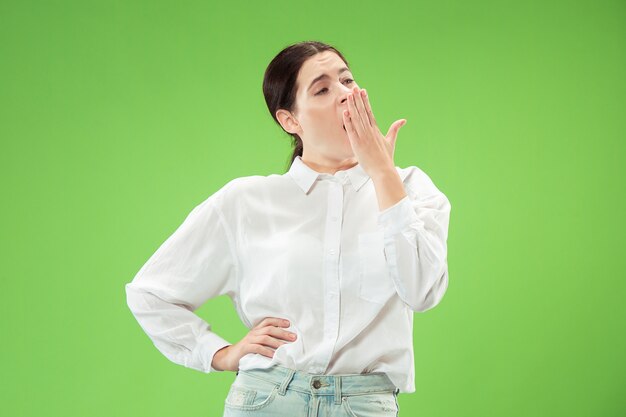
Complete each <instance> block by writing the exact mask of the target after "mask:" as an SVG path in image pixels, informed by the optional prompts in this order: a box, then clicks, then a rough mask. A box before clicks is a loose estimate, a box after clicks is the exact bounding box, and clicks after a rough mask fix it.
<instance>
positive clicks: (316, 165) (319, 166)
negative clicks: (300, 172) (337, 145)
mask: <svg viewBox="0 0 626 417" xmlns="http://www.w3.org/2000/svg"><path fill="white" fill-rule="evenodd" d="M301 158H302V162H304V163H305V164H306V165H307V166H308V167H309V168H311V169H313V170H314V171H317V172H320V173H324V174H331V175H334V174H335V173H336V172H337V171H345V170H348V169H350V168H352V167H354V166H356V164H358V160H357V159H356V157H351V158H347V159H342V160H333V159H316V160H311V159H309V158H308V157H306V156H304V155H303V156H302V157H301Z"/></svg>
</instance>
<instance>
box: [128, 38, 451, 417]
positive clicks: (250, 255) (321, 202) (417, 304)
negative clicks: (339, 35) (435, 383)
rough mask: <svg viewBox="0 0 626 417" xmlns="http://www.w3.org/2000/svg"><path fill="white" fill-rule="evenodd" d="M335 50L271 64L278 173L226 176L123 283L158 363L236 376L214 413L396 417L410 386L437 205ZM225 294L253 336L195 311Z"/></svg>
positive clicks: (440, 237)
mask: <svg viewBox="0 0 626 417" xmlns="http://www.w3.org/2000/svg"><path fill="white" fill-rule="evenodd" d="M354 78H355V77H354V75H353V74H352V72H351V70H350V67H349V65H348V62H347V60H346V59H345V58H344V57H343V55H342V54H341V53H340V52H339V51H337V50H336V49H335V48H333V47H332V46H329V45H327V44H324V43H321V42H301V43H298V44H294V45H291V46H289V47H287V48H285V49H284V50H283V51H281V52H280V53H279V54H278V55H277V56H276V57H275V58H274V59H273V60H272V62H271V63H270V65H269V66H268V68H267V70H266V72H265V78H264V80H263V93H264V95H265V100H266V103H267V106H268V108H269V111H270V114H271V115H272V117H273V118H274V120H275V121H276V122H277V123H278V124H279V125H280V126H281V128H282V129H283V130H284V131H285V132H287V133H288V134H289V135H291V137H292V138H293V140H294V153H293V156H292V158H291V165H290V166H289V169H288V171H287V172H285V173H284V174H281V175H278V174H272V175H268V176H249V177H242V178H236V179H233V180H231V181H230V182H228V183H227V184H226V185H224V186H223V187H222V188H221V189H219V190H218V191H217V192H215V193H214V194H213V195H211V196H210V197H208V198H207V199H206V200H205V201H203V202H202V203H200V204H199V205H197V206H196V207H195V208H194V209H193V210H192V211H191V213H190V214H189V215H188V216H187V218H186V219H185V221H184V222H183V224H182V225H181V226H180V227H179V228H178V229H177V230H176V231H175V232H174V234H173V235H172V236H170V237H169V238H168V239H167V240H166V241H165V242H164V243H163V244H162V245H161V247H160V248H159V249H158V250H157V251H156V252H155V253H154V255H152V257H151V258H150V259H149V260H148V261H147V263H146V264H145V265H144V266H143V267H142V268H141V269H140V270H139V272H138V273H137V275H136V276H135V278H134V279H133V281H132V282H130V283H128V284H126V292H127V301H128V305H129V307H130V309H131V311H132V312H133V314H134V316H135V317H136V319H137V321H138V322H139V324H140V325H141V327H142V328H143V330H144V331H145V332H146V333H147V334H148V336H149V337H150V338H151V339H152V341H153V342H154V344H155V346H156V347H157V348H158V349H159V350H160V351H161V352H162V353H163V354H164V355H165V356H166V357H168V358H169V359H170V360H171V361H173V362H175V363H178V364H181V365H183V366H186V367H189V368H193V369H197V370H200V371H203V372H206V373H209V372H219V371H226V370H227V371H233V372H237V376H236V378H235V381H234V383H233V385H232V386H231V388H230V391H229V394H228V396H227V398H226V400H225V414H224V415H225V416H240V415H241V416H242V415H246V416H247V415H257V416H289V417H293V416H335V415H336V416H353V417H354V416H358V417H365V416H397V415H398V402H397V395H398V393H399V392H404V393H412V392H415V385H414V357H413V340H412V335H413V313H414V312H424V311H426V310H428V309H431V308H433V307H434V306H435V305H437V304H438V303H439V302H440V300H441V299H442V297H443V295H444V293H445V292H446V289H447V287H448V265H447V243H446V241H447V236H448V224H449V217H450V202H449V201H448V199H447V198H446V196H445V195H444V194H443V193H442V192H441V191H439V189H438V188H437V187H436V186H435V185H434V184H433V182H432V181H431V179H430V178H429V176H428V175H427V174H426V173H424V172H423V171H422V170H420V169H419V168H417V167H416V166H409V167H407V168H399V167H396V166H395V164H394V159H393V155H394V148H395V142H396V137H397V134H398V131H399V129H400V127H401V126H403V125H404V123H406V120H404V119H401V120H398V121H396V122H394V123H393V124H392V125H391V128H390V129H389V132H388V133H387V134H386V135H383V134H382V133H381V131H380V130H379V127H378V125H377V123H376V119H375V117H374V114H373V113H372V109H371V106H370V102H369V99H368V96H367V93H366V91H365V90H364V89H361V88H360V87H359V86H358V84H357V82H356V80H355V79H354ZM223 294H227V295H228V296H229V297H230V298H231V299H232V301H233V304H234V306H235V308H236V310H237V313H238V314H239V317H240V318H241V320H242V322H243V323H245V325H246V326H247V327H248V328H249V329H250V331H249V333H248V334H247V335H246V336H245V337H244V338H243V339H242V340H240V341H239V342H237V343H230V342H229V341H227V340H224V339H223V338H221V337H220V336H219V335H217V334H216V333H214V332H213V331H211V327H210V325H209V324H208V323H206V322H205V321H204V320H202V319H201V318H200V317H199V316H197V315H196V314H194V311H195V310H196V309H197V308H199V307H200V306H201V305H202V304H203V303H205V302H206V301H207V300H209V299H211V298H214V297H217V296H219V295H223Z"/></svg>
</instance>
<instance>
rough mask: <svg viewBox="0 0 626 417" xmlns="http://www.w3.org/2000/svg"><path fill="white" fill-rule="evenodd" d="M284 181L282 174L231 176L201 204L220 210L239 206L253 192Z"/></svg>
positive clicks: (278, 184) (262, 190)
mask: <svg viewBox="0 0 626 417" xmlns="http://www.w3.org/2000/svg"><path fill="white" fill-rule="evenodd" d="M284 182H285V178H284V176H281V175H278V174H270V175H249V176H243V177H237V178H233V179H231V180H229V181H228V182H226V183H225V184H223V185H222V186H221V187H220V188H219V189H218V190H217V191H215V192H214V193H212V194H211V195H210V196H208V197H207V198H206V199H205V200H204V201H203V202H202V204H208V205H212V206H217V207H218V208H219V209H221V210H222V211H224V210H229V209H231V208H233V207H234V206H237V205H239V206H241V205H242V204H243V203H244V202H245V201H246V200H248V199H249V198H250V197H253V196H254V195H255V194H259V193H264V192H265V191H266V190H267V189H268V188H273V187H275V186H280V185H281V184H282V183H284Z"/></svg>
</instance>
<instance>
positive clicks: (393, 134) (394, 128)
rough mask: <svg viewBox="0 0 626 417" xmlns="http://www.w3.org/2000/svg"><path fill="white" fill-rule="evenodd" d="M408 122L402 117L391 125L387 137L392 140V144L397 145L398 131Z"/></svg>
mask: <svg viewBox="0 0 626 417" xmlns="http://www.w3.org/2000/svg"><path fill="white" fill-rule="evenodd" d="M405 124H406V119H400V120H396V121H395V122H393V124H392V125H391V126H390V127H389V131H388V132H387V138H389V140H390V141H391V144H392V145H393V146H394V147H395V145H396V139H397V138H398V132H399V131H400V128H401V127H402V126H404V125H405Z"/></svg>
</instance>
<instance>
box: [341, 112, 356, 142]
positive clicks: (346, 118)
mask: <svg viewBox="0 0 626 417" xmlns="http://www.w3.org/2000/svg"><path fill="white" fill-rule="evenodd" d="M350 114H351V113H350V112H348V111H344V112H343V124H344V125H345V126H346V132H348V139H350V143H352V144H354V142H355V141H356V136H357V133H356V131H355V130H354V125H353V124H352V117H351V116H350Z"/></svg>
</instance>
